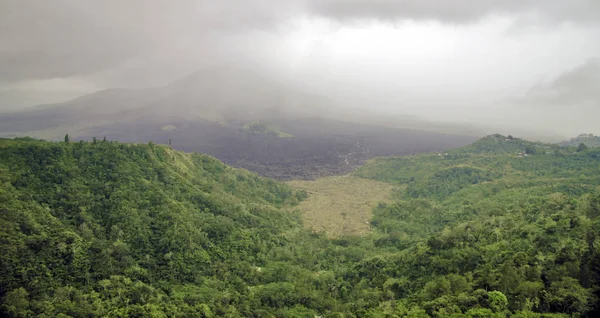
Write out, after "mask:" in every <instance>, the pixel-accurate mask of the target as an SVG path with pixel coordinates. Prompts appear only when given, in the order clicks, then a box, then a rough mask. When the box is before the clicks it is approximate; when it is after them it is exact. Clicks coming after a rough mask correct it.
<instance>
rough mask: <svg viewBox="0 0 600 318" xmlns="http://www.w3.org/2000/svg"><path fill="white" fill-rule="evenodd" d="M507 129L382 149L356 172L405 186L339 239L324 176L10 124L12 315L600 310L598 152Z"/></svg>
mask: <svg viewBox="0 0 600 318" xmlns="http://www.w3.org/2000/svg"><path fill="white" fill-rule="evenodd" d="M515 139H516V138H513V139H512V140H515ZM508 140H511V139H510V138H509V137H506V136H500V135H493V136H488V137H486V138H483V139H482V140H480V141H479V142H476V143H475V144H473V145H470V146H467V147H464V148H461V149H455V150H449V151H448V152H443V153H431V154H422V155H416V156H408V157H389V158H379V159H375V160H372V161H369V162H368V163H367V164H365V165H364V166H363V167H361V168H360V169H358V170H356V172H354V173H353V176H352V178H354V179H369V180H377V181H378V183H377V184H380V183H387V184H389V185H390V186H388V187H384V186H377V188H376V189H378V190H375V191H390V192H391V193H389V195H390V199H389V200H386V202H381V203H379V204H377V205H375V206H374V209H373V215H372V219H371V220H370V222H369V223H370V225H369V226H370V228H369V231H367V233H362V234H360V235H355V236H350V235H346V236H343V235H342V236H339V237H336V238H328V237H327V236H326V235H323V234H321V233H315V232H313V231H311V230H310V229H305V228H304V227H303V224H302V218H303V217H304V216H303V215H301V214H299V212H297V211H296V209H297V207H298V204H302V203H303V202H304V201H305V200H307V195H308V198H309V199H310V197H311V196H313V193H312V192H313V191H312V189H311V188H310V183H305V184H304V186H305V187H306V192H304V191H296V190H293V189H292V188H290V187H289V186H288V185H286V184H283V183H279V182H276V181H273V180H270V179H265V178H262V177H259V176H258V175H256V174H254V173H251V172H247V171H244V170H239V169H235V168H231V167H228V166H226V165H224V164H223V163H221V162H220V161H218V160H216V159H214V158H212V157H209V156H206V155H201V154H187V153H182V152H179V151H176V150H173V149H171V148H170V147H168V146H163V145H157V144H154V143H148V144H143V145H139V144H125V143H118V142H114V141H105V140H102V141H101V140H93V141H91V142H83V141H79V142H74V141H71V140H69V139H68V138H65V141H64V142H46V141H41V140H35V139H31V138H17V139H0V250H1V251H2V254H1V255H0V268H1V269H2V270H1V271H0V315H2V316H6V317H29V316H49V317H95V316H102V317H132V316H136V317H314V316H323V317H507V316H511V317H539V318H541V317H573V316H580V317H597V316H598V313H599V310H600V308H599V307H598V296H599V287H600V268H599V267H598V264H600V250H599V249H598V244H599V242H600V177H599V176H600V171H599V169H600V168H599V167H600V150H598V149H588V150H583V151H579V152H577V151H576V150H575V149H573V148H572V147H563V148H558V149H557V150H558V151H555V152H535V153H532V154H530V155H528V156H519V154H518V153H515V151H516V150H517V149H520V148H519V147H515V148H514V149H512V148H509V150H508V151H495V152H490V151H489V149H490V146H489V145H490V144H491V143H492V142H493V143H497V144H499V145H502V146H501V148H502V149H506V148H508V145H504V143H507V142H512V141H508ZM517 143H519V144H526V145H528V146H532V147H534V148H536V149H537V148H540V149H545V147H546V145H545V144H542V143H529V142H526V141H521V140H519V141H517ZM494 148H498V147H494ZM371 184H375V183H374V182H371ZM346 185H347V183H340V184H335V183H328V184H327V186H328V187H335V186H346ZM329 193H330V194H331V195H335V193H336V192H335V191H331V192H329ZM344 195H346V194H344ZM386 196H387V194H384V195H381V197H386ZM329 202H331V201H327V202H325V204H330V203H329ZM323 208H325V207H323ZM348 212H349V211H348ZM344 217H347V218H353V217H355V216H354V215H351V214H346V215H345V216H344ZM340 221H341V220H340Z"/></svg>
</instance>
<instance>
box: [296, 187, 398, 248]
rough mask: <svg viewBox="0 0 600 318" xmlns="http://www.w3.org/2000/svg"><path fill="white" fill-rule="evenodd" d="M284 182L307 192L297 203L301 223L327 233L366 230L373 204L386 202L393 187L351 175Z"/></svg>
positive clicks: (334, 233)
mask: <svg viewBox="0 0 600 318" xmlns="http://www.w3.org/2000/svg"><path fill="white" fill-rule="evenodd" d="M288 184H289V185H290V186H291V187H292V188H295V189H298V190H305V191H307V192H308V193H309V197H308V199H306V200H304V201H303V202H302V203H300V205H299V209H300V211H301V213H302V216H303V219H304V225H305V226H306V227H307V228H310V229H312V230H314V231H324V232H326V233H327V235H329V236H331V237H337V236H339V235H341V234H345V235H360V234H363V233H366V232H367V231H369V229H370V225H369V224H368V223H367V222H369V221H370V220H371V218H372V216H373V208H374V207H375V206H376V205H377V203H379V202H389V201H390V200H391V197H392V189H393V188H394V187H395V186H394V185H391V184H389V183H384V182H379V181H374V180H368V179H363V178H359V177H353V176H334V177H326V178H321V179H317V180H314V181H300V180H295V181H290V182H288ZM396 187H397V186H396Z"/></svg>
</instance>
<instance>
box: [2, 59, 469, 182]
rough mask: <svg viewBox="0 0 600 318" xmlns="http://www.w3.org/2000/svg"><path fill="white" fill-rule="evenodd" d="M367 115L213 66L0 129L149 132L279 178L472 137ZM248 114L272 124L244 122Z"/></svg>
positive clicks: (30, 115)
mask: <svg viewBox="0 0 600 318" xmlns="http://www.w3.org/2000/svg"><path fill="white" fill-rule="evenodd" d="M371 117H373V116H372V114H370V112H369V111H365V110H362V111H351V110H348V109H345V108H343V107H337V106H336V105H333V104H332V103H331V102H330V101H328V100H327V99H326V98H323V97H320V96H313V95H310V94H306V93H304V92H303V91H302V90H301V89H298V88H297V87H295V86H293V85H287V84H282V81H281V80H279V79H276V78H272V77H269V76H265V75H259V74H257V73H253V72H248V71H244V70H240V69H215V70H209V71H203V72H197V73H193V74H190V75H189V76H187V77H184V78H182V79H180V80H178V81H175V82H173V83H171V84H169V85H166V86H164V87H156V88H147V89H137V90H135V89H108V90H103V91H99V92H96V93H92V94H88V95H85V96H82V97H79V98H76V99H74V100H71V101H67V102H64V103H57V104H52V105H42V106H38V107H33V108H31V109H30V110H26V111H22V112H16V113H10V114H0V136H8V137H13V136H34V137H39V138H44V139H51V140H62V138H63V137H64V135H65V134H67V133H68V134H69V135H70V136H71V138H72V139H74V140H87V141H91V140H92V139H93V138H98V139H103V137H107V139H109V140H118V141H122V142H135V143H147V142H150V141H152V142H154V143H160V144H171V146H172V147H173V148H174V149H179V150H183V151H187V152H200V153H206V154H209V155H212V156H215V157H216V158H218V159H220V160H222V161H223V162H225V163H226V164H229V165H233V166H236V167H242V168H246V169H248V170H251V171H254V172H257V173H259V174H260V175H262V176H267V177H272V178H275V179H279V180H289V179H314V178H316V177H320V176H328V175H341V174H346V173H348V172H350V171H351V170H352V169H354V168H356V167H358V166H359V165H360V164H362V163H363V162H364V161H365V160H366V159H369V158H373V157H376V156H389V155H409V154H413V153H422V152H430V151H437V150H441V149H447V148H454V147H459V146H464V145H466V144H468V143H470V142H473V141H475V140H476V138H475V137H471V136H465V135H460V134H445V133H440V132H431V131H428V128H429V129H434V128H435V127H434V125H432V124H431V123H426V122H420V121H418V120H416V119H411V120H409V121H404V122H403V123H404V124H402V125H399V126H396V127H392V126H386V125H382V124H377V123H382V122H386V121H389V122H391V123H393V122H394V120H391V119H390V118H391V117H390V116H387V117H386V118H384V119H381V118H377V119H373V118H371ZM369 118H370V119H369ZM256 122H263V123H264V124H265V125H266V126H267V127H266V128H267V129H265V131H267V132H268V131H278V132H279V133H278V134H275V135H270V134H268V133H267V134H260V133H255V131H250V130H248V129H246V128H248V127H251V126H252V124H253V123H256ZM409 123H411V124H412V126H410V127H412V129H408V128H407V127H409ZM403 127H404V128H403ZM281 136H286V137H288V138H280V137H281Z"/></svg>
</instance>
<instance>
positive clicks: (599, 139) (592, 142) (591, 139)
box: [560, 134, 600, 147]
mask: <svg viewBox="0 0 600 318" xmlns="http://www.w3.org/2000/svg"><path fill="white" fill-rule="evenodd" d="M580 144H585V145H586V146H588V147H600V136H594V135H593V134H581V135H579V136H577V137H575V138H571V140H569V141H563V142H561V143H560V145H563V146H571V147H578V146H579V145H580Z"/></svg>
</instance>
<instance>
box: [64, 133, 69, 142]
mask: <svg viewBox="0 0 600 318" xmlns="http://www.w3.org/2000/svg"><path fill="white" fill-rule="evenodd" d="M65 143H69V134H66V135H65Z"/></svg>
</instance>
